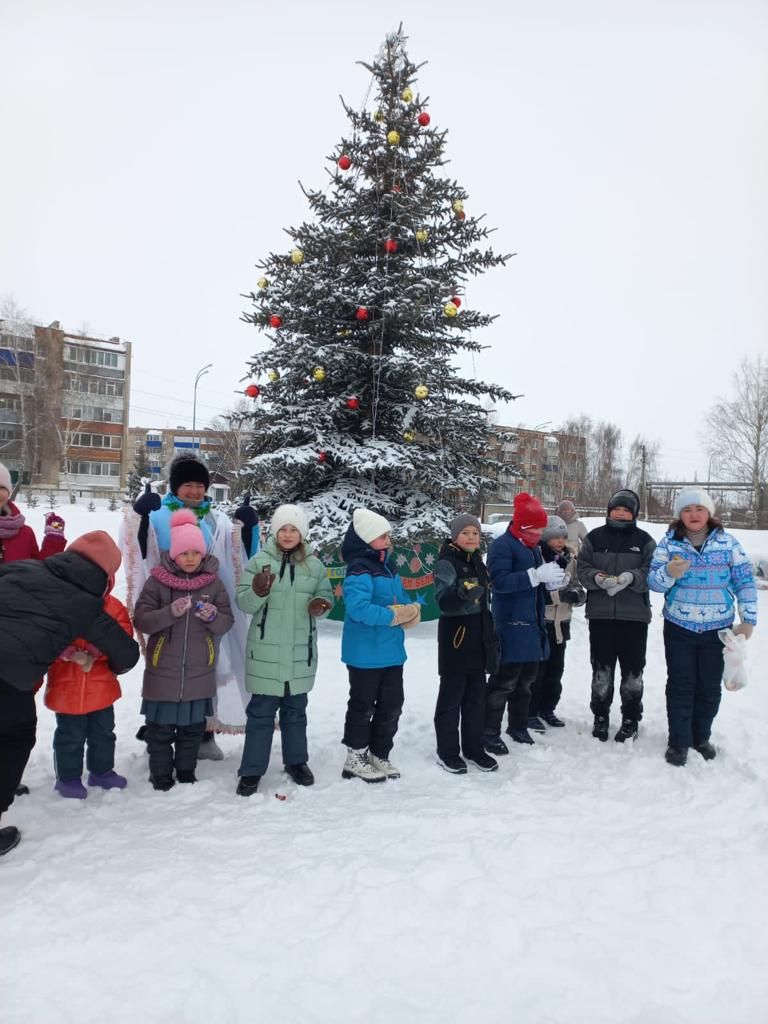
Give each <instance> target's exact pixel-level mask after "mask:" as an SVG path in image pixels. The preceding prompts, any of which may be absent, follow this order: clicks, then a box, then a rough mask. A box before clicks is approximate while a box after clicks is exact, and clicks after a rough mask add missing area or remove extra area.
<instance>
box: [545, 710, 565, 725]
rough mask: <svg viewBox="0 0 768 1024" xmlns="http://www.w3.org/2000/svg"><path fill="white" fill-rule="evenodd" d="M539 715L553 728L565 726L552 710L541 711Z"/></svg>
mask: <svg viewBox="0 0 768 1024" xmlns="http://www.w3.org/2000/svg"><path fill="white" fill-rule="evenodd" d="M541 717H542V718H543V719H544V721H545V722H546V723H547V725H549V726H551V727H552V728H553V729H562V728H563V727H564V726H565V722H564V721H563V720H562V718H558V717H557V715H556V714H555V712H554V711H542V713H541Z"/></svg>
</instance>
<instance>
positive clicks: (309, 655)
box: [307, 615, 315, 668]
mask: <svg viewBox="0 0 768 1024" xmlns="http://www.w3.org/2000/svg"><path fill="white" fill-rule="evenodd" d="M314 628H315V624H314V622H313V621H312V616H311V615H310V617H309V639H308V640H307V665H308V666H309V667H310V668H311V667H312V630H313V629H314Z"/></svg>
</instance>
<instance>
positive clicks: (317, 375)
mask: <svg viewBox="0 0 768 1024" xmlns="http://www.w3.org/2000/svg"><path fill="white" fill-rule="evenodd" d="M312 380H316V381H317V383H318V384H322V382H323V381H324V380H325V370H324V369H323V368H322V366H316V367H315V368H314V370H313V371H312Z"/></svg>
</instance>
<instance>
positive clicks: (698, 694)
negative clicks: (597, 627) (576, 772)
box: [648, 487, 757, 765]
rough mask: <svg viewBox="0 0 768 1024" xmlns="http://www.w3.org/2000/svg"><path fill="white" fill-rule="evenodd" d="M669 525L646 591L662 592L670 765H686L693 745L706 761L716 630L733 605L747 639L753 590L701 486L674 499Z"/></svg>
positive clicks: (744, 560) (716, 685)
mask: <svg viewBox="0 0 768 1024" xmlns="http://www.w3.org/2000/svg"><path fill="white" fill-rule="evenodd" d="M674 511H675V520H674V522H672V524H671V525H670V528H669V531H668V533H667V534H666V536H665V537H664V539H663V540H662V541H661V543H660V544H659V546H658V547H657V548H656V552H655V554H654V557H653V561H652V562H651V569H650V573H649V576H648V585H649V587H650V588H651V590H656V591H659V592H660V593H663V594H666V598H665V601H664V652H665V654H666V658H667V719H668V722H669V746H668V747H667V752H666V755H665V756H666V759H667V761H668V762H669V764H673V765H684V764H685V762H686V760H687V757H688V748H689V747H694V748H695V749H696V750H697V751H698V752H699V753H700V754H701V756H702V757H703V758H704V759H705V760H706V761H710V760H712V758H713V757H715V756H716V754H717V751H716V750H715V748H714V747H713V746H712V744H711V743H710V740H709V737H710V733H711V731H712V722H713V721H714V718H715V715H716V714H717V710H718V708H719V706H720V694H721V689H720V684H721V681H722V678H723V645H722V643H721V641H720V638H719V637H718V635H717V634H718V630H721V629H729V628H730V627H731V626H732V625H733V621H734V605H738V609H739V618H740V619H741V623H740V624H739V625H738V626H736V627H735V629H734V630H733V632H734V633H736V634H739V633H741V634H743V635H744V636H745V637H747V639H749V637H750V636H751V635H752V630H753V628H754V626H755V624H756V623H757V592H756V590H755V581H754V578H753V575H752V566H751V564H750V561H749V558H748V557H747V555H746V553H745V551H744V549H743V548H742V546H741V545H740V544H739V542H738V541H737V540H736V538H735V537H733V536H732V535H731V534H730V533H726V532H725V531H724V530H723V528H722V526H721V525H720V523H719V522H718V521H717V520H716V519H715V518H714V514H715V505H714V502H713V501H712V498H711V497H710V496H709V494H707V492H706V491H705V490H704V489H703V488H701V487H688V488H686V489H685V490H683V491H681V492H680V493H679V494H678V496H677V498H676V500H675V508H674Z"/></svg>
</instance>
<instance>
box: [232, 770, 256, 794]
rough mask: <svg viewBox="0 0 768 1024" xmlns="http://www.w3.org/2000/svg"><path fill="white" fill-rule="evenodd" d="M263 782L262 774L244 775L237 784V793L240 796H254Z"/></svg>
mask: <svg viewBox="0 0 768 1024" xmlns="http://www.w3.org/2000/svg"><path fill="white" fill-rule="evenodd" d="M260 782H261V776H260V775H242V776H241V777H240V781H239V782H238V784H237V790H236V792H237V795H238V796H253V794H254V793H255V792H256V790H257V789H258V788H259V783H260Z"/></svg>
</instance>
